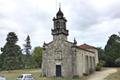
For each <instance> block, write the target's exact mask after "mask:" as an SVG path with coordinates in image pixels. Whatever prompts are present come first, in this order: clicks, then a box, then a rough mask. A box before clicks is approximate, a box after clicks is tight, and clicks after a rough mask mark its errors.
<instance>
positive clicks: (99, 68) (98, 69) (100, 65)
mask: <svg viewBox="0 0 120 80" xmlns="http://www.w3.org/2000/svg"><path fill="white" fill-rule="evenodd" d="M104 65H105V61H103V60H100V61H99V63H98V64H97V66H96V71H100V70H101V69H102V67H103V66H104Z"/></svg>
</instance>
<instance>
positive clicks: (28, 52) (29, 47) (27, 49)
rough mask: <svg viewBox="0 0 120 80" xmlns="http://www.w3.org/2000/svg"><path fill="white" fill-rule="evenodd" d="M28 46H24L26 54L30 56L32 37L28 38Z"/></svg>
mask: <svg viewBox="0 0 120 80" xmlns="http://www.w3.org/2000/svg"><path fill="white" fill-rule="evenodd" d="M25 41H26V44H25V45H24V47H25V48H24V49H25V52H26V54H27V55H28V54H30V50H31V44H30V36H29V35H28V36H27V38H26V40H25Z"/></svg>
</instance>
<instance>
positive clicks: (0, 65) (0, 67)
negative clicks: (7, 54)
mask: <svg viewBox="0 0 120 80" xmlns="http://www.w3.org/2000/svg"><path fill="white" fill-rule="evenodd" d="M0 70H2V57H1V54H0Z"/></svg>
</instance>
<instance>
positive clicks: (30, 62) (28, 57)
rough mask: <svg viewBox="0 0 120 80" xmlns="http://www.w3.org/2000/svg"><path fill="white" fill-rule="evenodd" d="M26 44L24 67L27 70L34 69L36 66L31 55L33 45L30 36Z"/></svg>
mask: <svg viewBox="0 0 120 80" xmlns="http://www.w3.org/2000/svg"><path fill="white" fill-rule="evenodd" d="M25 42H26V44H24V51H25V53H26V54H25V55H24V59H23V60H24V67H25V68H34V67H35V66H36V64H35V61H34V59H33V58H32V55H31V52H30V50H31V44H30V36H29V35H28V36H27V38H26V40H25Z"/></svg>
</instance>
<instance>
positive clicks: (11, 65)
mask: <svg viewBox="0 0 120 80" xmlns="http://www.w3.org/2000/svg"><path fill="white" fill-rule="evenodd" d="M6 41H7V42H6V44H5V46H4V47H3V48H1V51H2V54H1V57H2V61H3V64H2V69H4V70H14V69H21V68H22V67H23V62H22V52H21V48H20V46H18V45H16V43H17V41H18V38H17V35H16V34H15V33H14V32H10V33H9V34H8V35H7V38H6Z"/></svg>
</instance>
